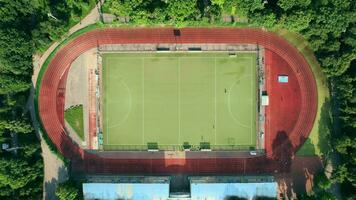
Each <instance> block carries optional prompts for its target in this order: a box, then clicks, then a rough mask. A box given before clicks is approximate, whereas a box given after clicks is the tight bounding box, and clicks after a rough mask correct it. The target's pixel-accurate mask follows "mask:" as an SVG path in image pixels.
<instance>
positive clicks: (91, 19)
mask: <svg viewBox="0 0 356 200" xmlns="http://www.w3.org/2000/svg"><path fill="white" fill-rule="evenodd" d="M103 2H104V0H101V2H99V3H98V4H97V5H96V6H95V8H94V9H93V10H92V11H91V12H90V13H89V14H88V15H87V16H86V17H85V18H84V19H83V20H82V21H81V22H80V23H78V24H76V25H75V26H73V27H72V28H71V29H70V30H69V32H68V35H70V34H72V33H74V32H76V31H78V30H79V29H82V28H84V27H86V26H88V25H90V24H94V23H96V22H98V21H99V19H100V14H99V10H100V7H101V5H102V3H103ZM60 42H61V41H59V42H54V43H53V44H52V45H51V46H50V47H49V48H48V49H47V50H46V51H45V52H44V53H43V54H42V55H34V56H33V76H32V84H33V87H32V89H31V91H30V98H29V100H28V103H27V108H28V109H29V110H30V112H31V118H32V121H33V124H34V127H35V129H36V130H38V127H39V126H38V121H37V119H36V113H35V110H34V102H33V99H34V90H35V85H36V81H37V77H38V73H39V71H40V69H41V67H42V65H43V63H44V62H45V61H46V59H47V58H48V56H49V55H50V54H51V52H52V51H53V50H54V49H55V48H56V47H57V46H58V45H59V44H60ZM37 132H38V131H37ZM38 136H39V137H40V138H41V147H42V157H43V162H44V184H43V199H46V200H52V199H57V197H56V196H55V189H56V186H57V184H58V183H60V182H63V181H65V180H67V179H68V169H67V168H66V167H65V165H64V163H63V161H62V160H60V159H58V157H57V156H56V155H54V154H53V153H52V152H51V151H50V149H49V147H48V145H47V144H46V142H45V141H44V140H43V139H42V137H41V136H40V134H38Z"/></svg>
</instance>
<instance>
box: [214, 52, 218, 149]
mask: <svg viewBox="0 0 356 200" xmlns="http://www.w3.org/2000/svg"><path fill="white" fill-rule="evenodd" d="M214 83H215V84H214V87H215V88H214V90H215V105H214V106H215V107H214V109H215V111H214V132H215V145H216V142H217V141H216V132H217V120H216V112H217V108H216V103H217V102H216V96H217V94H216V57H214Z"/></svg>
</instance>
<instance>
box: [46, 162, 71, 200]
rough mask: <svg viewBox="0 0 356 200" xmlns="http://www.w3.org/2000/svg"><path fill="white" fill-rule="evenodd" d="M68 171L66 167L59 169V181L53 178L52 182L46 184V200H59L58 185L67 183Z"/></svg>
mask: <svg viewBox="0 0 356 200" xmlns="http://www.w3.org/2000/svg"><path fill="white" fill-rule="evenodd" d="M67 173H68V172H67V169H66V168H65V167H61V168H59V169H58V180H57V179H54V178H52V179H51V181H47V182H45V184H44V188H45V192H46V195H45V197H46V198H45V200H57V199H58V198H57V197H56V194H55V193H56V188H57V185H58V184H59V183H61V182H64V181H66V180H65V179H66V177H67Z"/></svg>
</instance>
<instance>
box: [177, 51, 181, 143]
mask: <svg viewBox="0 0 356 200" xmlns="http://www.w3.org/2000/svg"><path fill="white" fill-rule="evenodd" d="M180 112H181V111H180V58H179V57H178V144H179V145H180V115H181V113H180Z"/></svg>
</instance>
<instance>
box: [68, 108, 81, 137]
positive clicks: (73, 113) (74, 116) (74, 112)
mask: <svg viewBox="0 0 356 200" xmlns="http://www.w3.org/2000/svg"><path fill="white" fill-rule="evenodd" d="M64 119H65V120H66V121H67V122H68V124H69V125H70V126H71V127H72V128H73V130H74V131H75V132H76V133H77V135H78V136H79V137H80V138H81V139H82V140H84V120H83V105H79V106H75V107H72V108H68V109H67V110H66V111H65V112H64Z"/></svg>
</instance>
